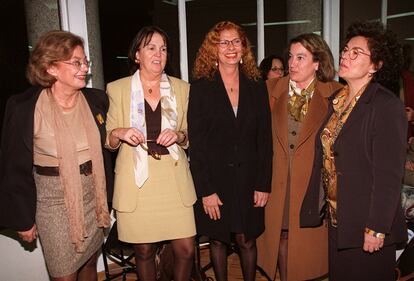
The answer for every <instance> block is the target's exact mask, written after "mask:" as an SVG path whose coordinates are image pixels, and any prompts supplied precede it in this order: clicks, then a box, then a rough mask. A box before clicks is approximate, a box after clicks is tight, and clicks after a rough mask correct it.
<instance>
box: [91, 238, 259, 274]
mask: <svg viewBox="0 0 414 281" xmlns="http://www.w3.org/2000/svg"><path fill="white" fill-rule="evenodd" d="M200 261H201V266H205V265H207V264H208V263H209V261H210V257H209V250H208V246H203V247H202V248H201V251H200ZM109 268H110V273H111V274H115V273H119V272H121V269H120V267H119V266H116V265H115V264H110V266H109ZM205 273H206V276H207V277H211V278H213V279H210V281H213V280H215V279H214V273H213V269H208V270H207V271H206V272H205ZM228 274H229V279H228V280H229V281H232V280H243V276H242V272H241V268H240V261H239V257H238V256H237V255H236V254H232V255H230V256H229V257H228ZM104 280H105V272H99V273H98V281H104ZM112 280H115V281H120V280H123V279H122V276H119V277H117V278H116V279H112ZM125 280H127V281H132V280H134V281H135V280H137V278H136V275H135V273H128V274H127V275H126V279H125ZM256 280H257V281H267V279H266V278H265V277H263V276H262V275H261V274H260V272H259V271H257V273H256Z"/></svg>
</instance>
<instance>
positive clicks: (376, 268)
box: [329, 226, 396, 281]
mask: <svg viewBox="0 0 414 281" xmlns="http://www.w3.org/2000/svg"><path fill="white" fill-rule="evenodd" d="M361 235H363V234H361ZM336 245H337V229H336V228H334V227H332V226H329V281H359V280H361V281H362V280H364V281H394V280H395V271H394V270H395V266H396V261H395V250H396V246H395V244H392V245H388V246H384V247H383V248H381V249H380V250H379V251H376V252H374V253H369V252H365V251H364V250H363V249H362V247H361V248H352V249H341V250H338V248H337V246H336Z"/></svg>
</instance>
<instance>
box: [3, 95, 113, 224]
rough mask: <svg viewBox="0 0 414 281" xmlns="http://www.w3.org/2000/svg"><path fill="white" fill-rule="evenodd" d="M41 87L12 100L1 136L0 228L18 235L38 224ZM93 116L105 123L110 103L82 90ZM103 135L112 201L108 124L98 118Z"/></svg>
mask: <svg viewBox="0 0 414 281" xmlns="http://www.w3.org/2000/svg"><path fill="white" fill-rule="evenodd" d="M41 91H42V88H40V87H33V88H30V89H28V90H27V91H26V92H24V93H23V94H19V95H14V96H12V97H10V99H9V100H8V102H7V106H6V112H5V115H4V121H3V122H4V123H3V129H2V136H1V154H0V210H1V212H0V225H1V226H4V227H7V228H11V229H14V230H17V231H25V230H29V229H30V228H31V227H32V226H33V224H34V223H35V214H36V186H35V182H34V179H33V131H34V111H35V106H36V102H37V99H38V98H39V95H40V93H41ZM82 93H83V94H84V96H85V98H86V100H87V102H88V104H89V107H90V109H91V111H92V114H93V116H95V117H96V116H97V115H98V114H101V116H102V117H103V118H104V120H106V112H107V111H108V106H109V100H108V97H107V95H106V93H105V92H104V91H101V90H98V89H87V88H85V89H82ZM95 121H96V124H97V126H98V128H99V132H100V134H101V143H102V150H103V155H104V164H105V174H106V183H107V194H108V198H112V189H113V172H112V164H111V163H112V162H111V155H110V154H109V152H108V151H106V150H105V149H104V148H103V145H104V143H105V138H106V130H105V122H104V123H102V124H100V122H99V121H98V119H97V118H95Z"/></svg>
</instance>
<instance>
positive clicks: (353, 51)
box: [341, 47, 371, 60]
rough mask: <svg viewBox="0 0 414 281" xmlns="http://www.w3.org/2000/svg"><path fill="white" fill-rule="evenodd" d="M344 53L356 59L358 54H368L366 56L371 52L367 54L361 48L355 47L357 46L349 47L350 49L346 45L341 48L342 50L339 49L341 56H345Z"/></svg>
mask: <svg viewBox="0 0 414 281" xmlns="http://www.w3.org/2000/svg"><path fill="white" fill-rule="evenodd" d="M346 53H348V56H349V58H350V59H351V60H356V58H357V57H358V56H359V55H365V56H368V57H370V56H371V54H367V53H365V52H364V51H363V50H362V49H360V48H357V47H354V48H351V49H348V47H345V48H343V49H342V51H341V58H343V57H345V54H346Z"/></svg>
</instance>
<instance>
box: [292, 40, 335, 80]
mask: <svg viewBox="0 0 414 281" xmlns="http://www.w3.org/2000/svg"><path fill="white" fill-rule="evenodd" d="M295 43H300V44H302V46H303V47H304V48H305V49H306V50H308V51H309V52H310V53H311V54H312V56H313V61H314V62H319V67H318V70H317V71H316V78H318V80H319V81H322V82H328V81H332V80H333V79H334V78H335V67H334V59H333V56H332V52H331V49H329V46H328V44H327V43H326V42H325V40H323V39H322V37H321V36H319V35H317V34H314V33H306V34H301V35H299V36H297V37H295V38H293V39H292V40H290V44H289V46H292V44H295Z"/></svg>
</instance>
